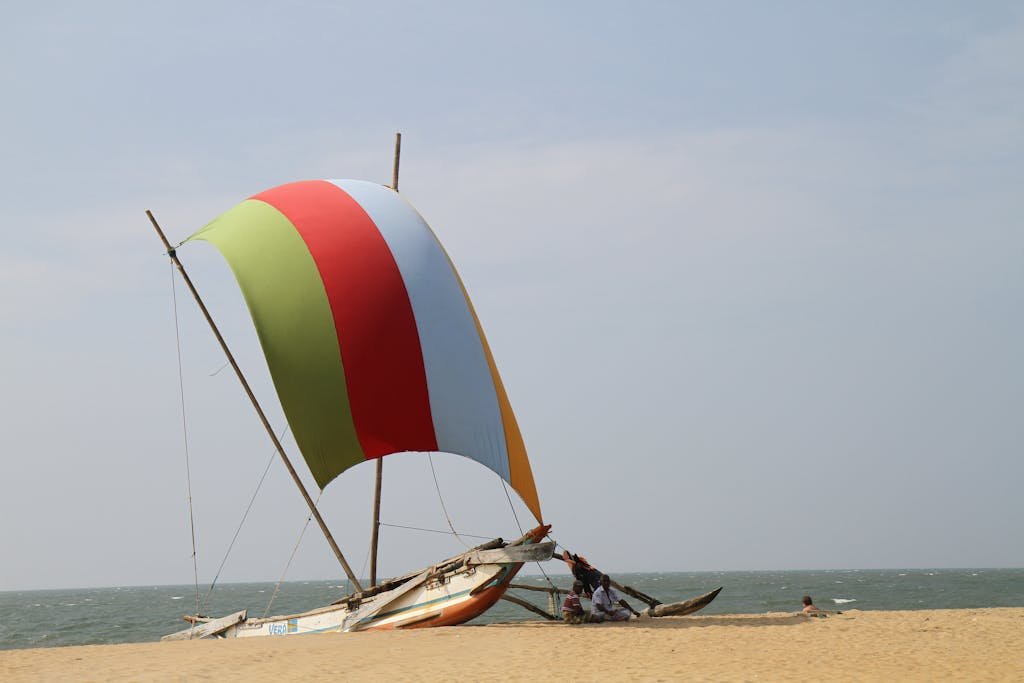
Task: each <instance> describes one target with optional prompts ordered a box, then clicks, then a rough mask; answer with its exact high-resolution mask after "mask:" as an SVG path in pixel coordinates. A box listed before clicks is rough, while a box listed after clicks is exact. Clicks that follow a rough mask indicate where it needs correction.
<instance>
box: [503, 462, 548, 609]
mask: <svg viewBox="0 0 1024 683" xmlns="http://www.w3.org/2000/svg"><path fill="white" fill-rule="evenodd" d="M499 479H500V480H501V488H502V490H503V491H504V492H505V498H506V499H507V500H508V506H509V507H510V508H512V516H513V517H514V518H515V520H516V526H517V527H519V535H520V536H523V535H525V532H524V531H523V525H522V524H520V523H519V515H517V514H516V506H515V505H513V504H512V496H510V495H509V494H508V484H506V483H505V480H504V479H501V478H500V477H499ZM551 540H552V541H554V540H555V539H553V538H552V539H551ZM537 568H538V569H540V573H541V574H543V575H544V578H545V579H547V581H548V583H549V584H551V587H552V588H554V589H555V590H557V589H558V586H556V585H555V582H554V581H552V580H551V577H550V576H548V573H547V572H546V571H544V565H542V564H541V563H540V562H537Z"/></svg>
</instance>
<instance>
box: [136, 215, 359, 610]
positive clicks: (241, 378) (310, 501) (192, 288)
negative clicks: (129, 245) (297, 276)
mask: <svg viewBox="0 0 1024 683" xmlns="http://www.w3.org/2000/svg"><path fill="white" fill-rule="evenodd" d="M146 215H147V216H149V222H150V223H152V224H153V227H154V228H155V229H156V234H157V235H159V236H160V240H161V241H162V242H163V243H164V246H165V247H167V255H168V256H170V257H171V261H173V262H174V265H175V266H177V267H178V271H179V272H180V273H181V277H182V278H183V279H184V280H185V284H186V285H188V289H189V291H190V292H192V296H193V297H195V300H196V303H197V304H199V310H201V311H202V312H203V316H204V317H205V318H206V322H208V323H209V324H210V329H212V330H213V334H214V336H216V337H217V341H218V342H220V347H221V349H223V350H224V355H225V356H227V358H228V362H229V363H231V367H233V368H234V369H235V374H236V375H237V376H238V381H239V382H241V383H242V388H243V389H245V393H246V394H247V395H248V396H249V400H250V401H252V406H253V408H255V409H256V414H257V415H259V417H260V422H262V423H263V428H264V429H266V430H267V434H269V435H270V439H271V441H273V442H274V447H275V448H276V449H277V453H278V455H280V456H281V460H283V461H284V466H285V467H286V468H287V469H288V473H289V474H290V475H292V479H293V480H294V481H295V485H296V486H298V487H299V492H300V493H301V494H302V497H303V498H304V499H305V500H306V504H307V505H308V506H309V509H310V512H312V513H313V517H314V518H315V519H316V523H317V524H319V525H320V530H321V531H322V532H324V537H325V538H327V543H328V545H330V546H331V550H333V551H334V556H335V557H337V558H338V562H340V563H341V568H342V569H344V570H345V575H346V576H348V580H349V581H351V582H352V585H353V586H354V587H355V589H356V591H360V592H361V591H362V590H363V587H362V586H361V585H360V584H359V579H357V578H356V575H355V573H353V571H352V568H351V567H349V566H348V562H346V561H345V556H344V555H342V554H341V548H339V547H338V544H337V543H336V542H335V541H334V536H332V535H331V531H330V530H329V529H328V528H327V524H326V522H324V518H323V517H321V516H320V511H319V510H317V509H316V503H314V502H313V499H312V498H310V497H309V492H308V491H307V490H306V487H305V486H304V485H303V483H302V480H301V479H300V478H299V474H298V472H296V471H295V468H294V467H293V466H292V461H291V460H289V459H288V456H287V454H285V452H284V446H282V445H281V441H280V439H278V438H277V434H275V433H274V430H273V429H272V428H271V427H270V421H269V420H267V416H266V414H265V413H264V412H263V408H261V407H260V404H259V401H257V400H256V395H255V394H253V393H252V389H251V388H249V382H247V381H246V379H245V375H243V374H242V370H241V368H239V367H238V363H237V362H235V357H234V355H232V353H231V350H230V349H229V348H228V345H227V342H225V341H224V337H223V336H221V333H220V330H219V329H217V324H216V323H214V322H213V317H211V316H210V311H208V310H207V309H206V304H204V303H203V300H202V299H201V298H200V297H199V292H198V291H196V288H195V285H193V284H192V279H191V278H190V277H189V276H188V273H187V272H185V266H183V265H182V264H181V261H179V260H178V254H177V252H176V251H175V249H174V247H172V246H171V243H170V242H168V241H167V236H166V235H164V231H163V230H161V229H160V224H159V223H157V222H156V218H154V217H153V213H152V212H151V211H149V210H147V211H146Z"/></svg>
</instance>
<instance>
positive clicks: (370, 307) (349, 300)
mask: <svg viewBox="0 0 1024 683" xmlns="http://www.w3.org/2000/svg"><path fill="white" fill-rule="evenodd" d="M253 199H258V200H261V201H264V202H266V203H268V204H270V205H271V206H273V207H274V208H276V209H277V210H278V211H280V212H281V213H282V214H284V215H285V216H286V217H287V218H288V220H289V221H291V223H292V225H294V226H295V228H296V229H297V230H298V231H299V234H300V235H301V236H302V239H303V240H304V241H305V242H306V245H307V246H308V247H309V251H310V254H311V255H312V256H313V261H314V262H315V263H316V266H317V268H318V269H319V271H320V276H321V278H322V279H323V282H324V288H325V289H326V291H327V299H328V301H329V302H330V305H331V312H332V313H333V315H334V326H335V329H336V331H337V333H338V344H339V346H340V349H341V361H342V364H343V365H344V367H345V381H346V382H347V384H348V398H349V405H350V407H351V410H352V421H353V424H355V428H356V435H357V436H358V438H359V443H360V445H361V446H362V448H363V454H364V455H365V457H367V458H376V457H380V456H382V455H387V454H388V453H394V452H396V451H435V450H437V437H436V435H435V433H434V424H433V420H432V418H431V413H430V400H429V397H428V394H427V379H426V371H425V369H424V366H423V351H422V349H421V348H420V339H419V334H418V333H417V331H416V321H415V319H414V317H413V312H412V304H411V303H410V301H409V295H408V292H407V291H406V288H405V283H404V282H403V280H402V276H401V274H400V273H399V270H398V266H397V265H396V264H395V260H394V257H393V256H392V254H391V251H390V249H389V248H388V246H387V243H386V242H385V241H384V238H383V237H382V236H381V234H380V231H379V230H378V229H377V226H376V225H374V223H373V221H372V220H371V219H370V217H369V216H368V215H367V214H366V212H365V211H364V210H363V209H362V207H361V206H359V204H358V203H356V201H355V200H354V199H352V197H350V196H349V195H348V194H347V193H346V192H345V191H344V190H342V189H341V188H339V187H338V186H337V185H334V184H333V183H329V182H327V181H323V180H308V181H302V182H297V183H290V184H288V185H282V186H280V187H276V188H274V189H272V190H267V191H266V192H263V193H260V194H258V195H255V196H254V197H253ZM368 293H369V294H370V296H367V294H368Z"/></svg>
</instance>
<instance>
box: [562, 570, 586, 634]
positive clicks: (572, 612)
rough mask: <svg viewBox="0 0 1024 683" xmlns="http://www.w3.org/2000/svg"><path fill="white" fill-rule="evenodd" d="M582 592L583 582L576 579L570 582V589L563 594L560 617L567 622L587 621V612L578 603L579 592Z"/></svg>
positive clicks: (581, 622)
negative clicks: (563, 599)
mask: <svg viewBox="0 0 1024 683" xmlns="http://www.w3.org/2000/svg"><path fill="white" fill-rule="evenodd" d="M582 592H583V582H582V581H580V580H579V579H576V580H575V581H573V582H572V590H571V591H569V594H568V595H566V596H565V602H563V603H562V618H563V619H565V621H566V623H569V624H583V623H585V622H586V621H587V616H588V615H587V612H586V610H584V609H583V605H582V603H580V593H582Z"/></svg>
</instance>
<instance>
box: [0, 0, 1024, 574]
mask: <svg viewBox="0 0 1024 683" xmlns="http://www.w3.org/2000/svg"><path fill="white" fill-rule="evenodd" d="M480 7H481V5H480V4H478V3H462V4H460V3H453V2H447V3H440V4H439V3H409V4H390V3H379V2H375V3H366V2H363V3H341V2H303V3H275V4H270V3H262V2H244V3H242V2H238V3H193V2H179V3H166V2H163V3H148V2H124V3H109V2H97V3H89V4H88V5H85V4H76V3H46V2H40V3H31V4H29V3H22V4H19V5H18V6H13V5H12V6H9V7H6V8H5V11H4V15H5V17H4V21H3V22H2V25H0V55H2V59H0V92H2V93H3V95H2V97H3V106H2V107H0V131H2V141H3V142H2V152H3V153H2V155H0V207H2V208H0V211H2V213H0V216H2V218H3V220H2V223H0V230H2V241H0V438H2V441H0V464H2V473H0V557H2V561H0V590H2V589H14V588H21V589H27V588H49V587H74V586H108V585H123V584H161V583H188V582H191V580H192V564H191V559H190V553H191V541H190V535H189V525H188V508H187V499H186V471H185V470H186V468H185V454H184V449H183V438H182V421H181V406H180V402H179V393H178V391H179V390H178V371H177V357H176V351H175V324H174V315H173V310H172V294H171V274H170V269H169V266H168V263H167V259H166V257H164V256H163V255H162V254H161V251H162V250H161V246H160V244H159V242H158V241H157V238H156V236H155V235H154V234H153V231H152V229H151V228H150V226H149V225H148V223H147V221H146V218H145V215H144V211H145V210H146V209H152V210H153V211H154V212H155V214H156V216H157V217H158V219H159V220H160V221H161V222H162V224H163V225H164V228H165V229H166V231H167V232H168V233H169V235H170V236H171V238H172V240H175V241H177V240H180V239H183V238H184V237H186V236H187V235H189V234H191V233H192V232H193V231H194V230H196V229H197V228H199V227H201V226H202V225H204V224H205V223H206V222H207V221H209V220H210V219H212V218H214V217H215V216H217V215H218V214H220V213H221V212H223V211H224V210H226V209H228V208H230V207H231V206H233V205H234V204H236V203H237V202H239V201H241V200H242V199H244V198H245V197H247V196H249V195H251V194H254V193H256V192H258V191H261V190H263V189H266V188H269V187H272V186H275V185H278V184H281V183H284V182H289V181H293V180H299V179H307V178H363V179H369V180H375V181H378V182H382V183H386V182H388V181H389V180H390V172H391V145H392V137H393V135H394V132H395V131H402V132H403V134H404V139H403V156H402V177H401V190H402V192H403V194H404V195H405V197H406V198H407V199H408V200H409V201H410V202H412V203H413V205H415V206H416V207H417V208H418V209H419V211H420V212H421V213H422V214H423V215H424V217H425V218H426V219H427V220H428V221H429V222H430V223H431V225H432V226H433V228H434V230H435V232H437V234H438V236H439V237H440V239H441V241H442V242H443V244H444V245H445V247H446V248H447V249H448V251H449V253H450V254H451V256H452V258H453V260H454V261H455V263H456V266H457V267H458V268H459V270H460V273H461V275H462V277H463V279H464V281H465V283H466V285H467V287H468V289H469V292H470V295H471V296H472V298H473V301H474V304H475V306H476V310H477V312H478V314H479V316H480V318H481V322H482V324H483V326H484V329H485V330H486V332H487V335H488V338H489V341H490V344H491V347H492V350H493V352H494V355H495V358H496V361H497V363H498V366H499V368H500V370H501V372H502V376H503V379H504V382H505V385H506V388H507V390H508V393H509V396H510V399H511V401H512V404H513V407H514V408H515V410H516V413H517V415H518V418H519V423H520V426H521V428H522V431H523V435H524V437H525V440H526V444H527V448H528V450H529V452H530V454H531V460H532V463H533V468H534V474H535V476H536V479H537V488H538V491H539V494H540V498H541V503H542V506H543V508H544V511H545V518H546V521H548V522H550V523H552V524H553V525H554V529H553V535H554V537H555V538H556V539H557V540H558V541H559V542H560V543H562V544H564V545H565V546H567V547H570V548H572V549H574V550H576V551H578V552H582V553H584V554H586V555H588V557H590V558H591V559H592V560H593V561H595V563H596V564H598V565H599V566H601V567H602V568H604V569H606V570H608V571H612V572H622V571H643V570H648V571H652V570H653V571H672V570H706V569H720V570H728V569H754V568H780V569H785V568H868V567H967V566H969V567H996V566H1018V567H1019V566H1022V565H1024V543H1021V538H1024V528H1022V526H1024V521H1022V520H1024V496H1022V495H1021V494H1020V486H1021V482H1022V481H1024V458H1022V457H1021V456H1022V452H1024V448H1022V444H1024V414H1022V413H1024V409H1022V408H1024V363H1022V361H1021V349H1024V316H1022V314H1024V192H1022V191H1021V179H1022V178H1024V69H1022V65H1024V10H1021V7H1020V5H1019V4H1018V3H1012V2H1007V3H998V2H986V3H976V4H973V5H972V4H966V3H943V2H930V1H929V2H918V3H915V2H905V3H899V4H898V5H893V4H892V3H887V2H877V3H818V2H815V3H759V2H751V3H704V4H685V3H676V2H666V3H655V2H645V3H635V2H631V3H625V2H624V3H618V4H611V3H594V2H579V3H545V2H536V3H533V2H517V3H503V4H500V5H499V4H496V3H487V9H486V10H483V9H480ZM180 255H181V257H182V260H183V261H184V262H185V264H186V267H187V268H189V270H190V272H191V273H192V275H193V277H194V279H195V281H196V283H197V285H198V286H199V287H200V289H201V291H202V293H203V294H204V296H205V297H206V299H207V301H208V304H209V305H210V307H211V309H212V311H213V313H214V315H215V316H216V318H217V319H218V321H219V322H220V324H221V326H222V328H223V330H224V332H225V335H226V337H227V338H228V341H229V343H231V345H232V346H233V347H234V348H235V350H236V351H237V355H238V356H239V359H240V362H241V364H242V366H243V368H244V370H245V371H246V372H247V373H248V374H249V375H250V378H251V380H252V383H253V385H254V387H255V390H256V392H257V394H258V395H259V397H260V398H261V400H262V401H263V402H264V404H265V405H266V407H267V410H268V412H269V413H270V415H271V419H272V421H273V423H274V425H275V427H276V428H278V429H283V428H284V427H285V423H284V420H283V417H282V415H281V411H280V408H279V406H278V405H277V403H276V397H275V396H274V394H273V390H272V387H271V384H270V381H269V375H268V373H267V370H266V366H265V364H264V362H263V360H262V356H261V355H260V353H259V349H258V345H257V343H256V338H255V334H254V332H253V330H252V326H251V323H250V321H249V319H248V316H247V313H246V310H245V306H244V303H243V301H242V299H241V296H240V294H239V293H238V291H237V287H236V286H235V284H234V281H233V280H232V278H231V275H230V273H229V271H228V268H227V266H226V264H225V263H224V262H223V261H222V260H221V258H220V256H219V254H217V253H216V251H215V250H214V249H213V248H212V247H210V246H209V245H206V244H203V243H196V244H190V245H188V246H186V247H185V248H183V249H182V250H181V252H180ZM186 297H187V295H186V294H185V292H184V290H181V289H179V291H178V312H179V316H178V317H179V323H180V326H181V335H182V354H183V362H184V388H185V397H186V406H187V415H188V429H189V440H190V447H191V450H190V454H191V472H192V493H193V499H194V506H195V515H196V525H197V539H198V562H199V574H200V580H201V581H209V580H210V579H211V578H212V577H213V574H214V573H215V572H216V570H217V566H218V565H219V563H220V562H221V559H222V558H223V556H224V553H225V551H226V549H227V546H228V543H229V542H230V540H231V537H232V535H233V534H234V532H235V530H236V528H237V527H238V523H239V520H240V518H241V516H242V513H243V512H244V510H245V507H246V505H247V503H248V501H249V498H250V496H252V494H253V491H254V489H255V487H256V484H257V482H258V481H259V479H260V476H261V474H262V472H263V471H264V468H265V467H266V466H267V463H268V461H270V459H271V457H272V455H273V450H272V446H271V444H270V443H269V441H268V439H267V438H266V436H265V434H263V432H262V430H261V427H260V424H259V422H258V421H257V419H256V418H255V416H254V414H253V411H252V408H251V407H250V406H249V404H248V402H247V401H246V399H245V396H244V394H243V393H242V391H241V390H240V388H239V386H238V383H237V381H236V380H235V378H234V377H233V376H232V375H231V374H230V372H229V371H223V372H219V373H217V371H218V369H220V368H221V366H222V365H223V363H224V361H223V357H222V355H221V352H220V350H219V348H218V347H217V346H216V343H215V341H214V339H213V338H212V336H211V334H210V333H209V331H208V330H207V329H206V327H205V323H204V321H203V320H202V319H201V317H200V316H199V314H198V312H197V310H196V307H195V305H194V303H193V302H192V301H191V300H190V299H188V298H186ZM286 445H287V446H288V447H289V448H290V449H291V450H292V451H293V452H294V442H293V441H291V440H290V439H286ZM434 463H435V465H436V467H437V475H438V484H439V486H440V489H441V491H442V493H443V495H444V499H445V502H446V503H447V505H448V512H449V514H450V515H451V518H452V522H453V523H454V525H455V526H456V528H457V529H459V530H460V531H463V532H466V533H467V534H478V535H484V536H498V535H502V536H505V537H506V538H509V537H513V536H516V535H518V529H517V522H516V519H515V517H514V516H513V514H512V511H511V510H510V508H509V503H508V501H507V500H506V498H505V495H504V493H503V492H502V486H501V483H500V480H498V479H497V477H496V476H495V475H493V474H492V473H491V472H489V471H488V470H486V469H484V468H483V467H480V466H478V465H475V464H474V463H472V462H470V461H467V460H464V459H461V458H458V457H456V456H450V455H449V456H445V455H438V456H435V458H434ZM303 471H304V473H305V475H306V478H307V480H308V481H311V477H309V476H308V472H305V470H304V469H303ZM372 471H373V466H372V464H364V465H360V466H359V467H357V468H355V469H353V470H351V471H349V472H348V473H346V474H345V475H343V476H342V477H341V478H340V479H339V480H338V481H336V482H335V483H334V484H332V485H330V486H328V487H327V489H326V491H325V492H324V496H323V499H322V503H321V505H322V508H323V511H324V515H325V517H326V519H327V521H328V523H329V524H330V525H331V526H332V527H333V529H334V531H335V534H336V536H337V537H338V540H339V542H340V544H341V546H342V548H343V549H344V550H345V551H346V553H347V555H348V558H349V561H350V563H351V564H352V565H353V566H354V567H355V568H356V569H357V570H358V569H359V568H361V567H365V566H366V565H365V563H366V554H367V544H368V538H369V532H370V501H371V497H372ZM515 509H516V512H517V513H518V515H519V521H520V522H521V523H523V524H524V525H526V524H527V523H528V522H527V517H528V513H526V511H525V508H524V507H523V506H522V505H521V504H520V503H518V501H517V503H516V508H515ZM382 516H383V519H384V521H386V522H388V523H393V524H404V525H413V526H420V527H427V528H432V529H445V528H447V522H446V521H445V518H444V514H443V513H442V510H441V507H440V505H439V502H438V495H437V490H436V489H435V487H434V482H433V479H432V477H431V473H430V468H429V466H428V463H427V461H426V459H425V458H424V456H422V455H402V456H395V457H392V458H389V460H388V461H387V462H386V463H385V486H384V502H383V513H382ZM305 517H306V512H305V508H304V504H303V502H302V499H301V498H300V496H299V494H298V493H297V492H296V491H295V489H294V486H293V485H292V483H291V482H290V480H289V479H288V477H287V474H286V472H285V471H284V468H283V467H282V466H281V465H280V463H279V462H277V461H273V462H272V464H271V465H270V470H269V474H268V476H267V481H266V483H265V484H264V486H263V489H262V490H261V492H260V494H259V496H258V497H257V498H256V502H255V504H254V506H253V510H252V512H251V513H250V515H249V519H248V521H247V522H246V525H245V526H244V527H243V528H242V531H241V533H240V535H239V539H238V542H237V543H236V547H235V550H234V551H233V553H232V555H231V557H230V558H229V560H228V562H227V565H226V568H225V569H224V573H223V574H222V577H221V580H228V581H232V580H273V579H276V578H277V577H278V576H279V575H280V573H281V571H282V569H283V568H284V565H285V562H286V561H287V558H288V555H289V553H290V552H291V549H292V547H293V546H294V544H295V543H296V540H297V538H298V534H299V532H300V530H301V529H302V526H303V523H304V521H305ZM466 540H467V541H469V542H473V541H474V539H466ZM461 548H462V545H461V544H460V543H459V542H458V541H457V540H454V539H452V538H450V537H448V536H444V535H440V534H429V533H422V532H412V531H405V530H399V529H394V528H385V529H384V531H383V533H382V558H381V562H382V573H384V574H395V573H398V572H401V571H406V570H411V569H415V568H418V567H419V566H421V565H423V564H425V563H429V562H433V561H436V560H438V559H440V558H441V557H442V556H444V555H448V554H452V553H455V552H458V551H459V550H460V549H461ZM552 568H555V567H552ZM363 571H364V572H365V569H364V570H363ZM339 575H340V570H339V568H338V567H337V565H336V563H335V562H334V559H333V557H332V555H331V553H330V551H329V550H328V548H327V545H326V543H325V542H324V541H323V539H322V538H321V537H320V536H319V534H318V532H317V531H316V529H315V528H310V529H309V531H308V533H307V535H306V537H305V538H304V540H303V542H302V545H301V548H300V550H299V553H298V556H297V558H296V560H295V562H294V563H293V565H292V567H291V570H290V572H289V574H288V576H289V578H293V579H304V578H327V577H335V576H339Z"/></svg>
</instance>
